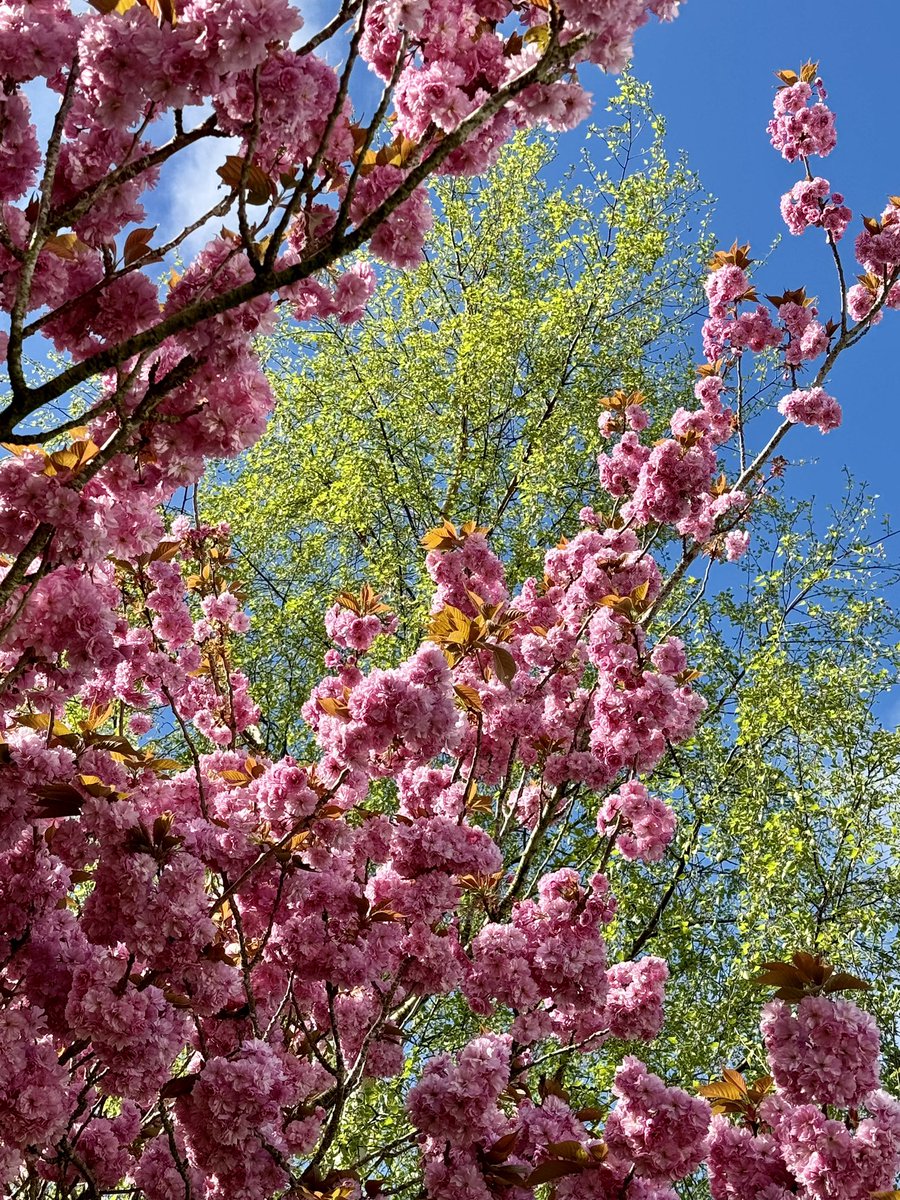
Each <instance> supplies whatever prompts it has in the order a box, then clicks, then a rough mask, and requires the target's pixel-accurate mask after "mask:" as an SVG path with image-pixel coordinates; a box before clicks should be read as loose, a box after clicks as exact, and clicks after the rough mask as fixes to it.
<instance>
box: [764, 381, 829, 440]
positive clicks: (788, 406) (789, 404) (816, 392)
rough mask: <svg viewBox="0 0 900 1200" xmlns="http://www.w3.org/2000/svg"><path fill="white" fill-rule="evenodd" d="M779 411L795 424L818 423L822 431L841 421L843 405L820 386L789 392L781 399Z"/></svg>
mask: <svg viewBox="0 0 900 1200" xmlns="http://www.w3.org/2000/svg"><path fill="white" fill-rule="evenodd" d="M778 411H779V412H780V413H781V415H782V416H784V417H786V418H787V419H788V420H789V421H792V422H793V423H794V424H800V425H817V426H818V427H819V430H820V431H821V432H822V433H828V432H829V431H830V430H832V429H837V427H838V426H839V425H840V423H841V406H840V405H839V404H838V402H837V400H835V398H834V397H833V396H829V395H828V393H827V392H826V391H825V390H824V389H823V388H820V387H817V388H810V389H807V390H804V389H802V388H801V389H799V390H798V391H795V392H789V393H788V395H787V396H784V397H783V398H782V399H781V400H779V402H778Z"/></svg>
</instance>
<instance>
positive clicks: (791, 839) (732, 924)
mask: <svg viewBox="0 0 900 1200" xmlns="http://www.w3.org/2000/svg"><path fill="white" fill-rule="evenodd" d="M814 515H815V514H814V511H813V509H812V506H804V507H802V508H801V509H799V510H798V511H797V512H795V513H793V514H788V513H785V512H783V511H776V512H773V514H772V515H771V517H770V528H769V531H768V535H767V536H761V537H760V538H759V539H758V544H757V548H756V551H755V554H754V556H753V559H752V561H751V562H750V563H748V565H747V567H746V568H745V570H744V572H743V581H742V586H733V587H731V588H729V589H728V590H723V591H719V592H717V593H716V594H715V595H713V596H703V597H702V598H701V599H700V600H699V601H698V603H697V604H696V605H695V606H694V607H693V608H692V610H691V614H690V618H689V624H688V623H685V625H684V626H682V627H681V628H680V629H679V632H680V633H681V634H682V636H684V637H685V640H686V641H687V642H688V643H689V644H690V647H691V649H690V653H689V657H690V659H691V661H693V662H696V663H700V664H703V667H704V671H705V678H704V680H703V681H702V688H703V691H704V693H705V695H706V696H707V699H708V701H709V708H708V709H707V712H706V714H705V718H704V720H703V722H702V724H701V727H700V729H699V731H698V734H697V736H696V737H695V738H694V739H693V740H692V741H691V742H690V743H688V744H687V745H686V746H684V747H680V748H679V749H678V750H677V751H671V752H670V754H669V755H668V756H667V758H666V760H664V763H663V765H662V767H661V768H660V770H659V771H658V772H657V774H656V777H655V778H654V779H653V780H652V781H649V783H648V786H651V787H654V788H656V789H657V790H658V791H660V792H663V793H668V794H669V795H670V796H671V797H672V800H673V802H674V803H675V804H676V806H677V808H678V809H679V815H680V831H679V838H678V843H677V845H676V846H673V847H672V848H671V849H670V854H669V856H667V860H666V861H665V862H663V863H661V864H659V866H658V867H655V868H652V869H649V870H647V871H645V872H644V873H643V879H640V878H638V876H637V875H636V873H635V871H634V869H633V867H629V868H628V870H623V869H618V868H617V864H616V863H615V862H614V863H613V864H612V871H613V875H614V880H613V888H614V890H615V891H616V892H617V894H618V895H619V897H620V911H621V914H622V915H621V918H620V920H619V922H618V927H617V930H616V940H617V942H618V947H619V949H620V950H621V951H622V953H624V954H626V955H629V954H632V953H634V952H635V951H644V952H649V953H654V954H659V955H661V956H663V957H665V958H667V959H668V960H669V964H670V969H671V971H672V982H671V985H670V987H669V989H668V991H667V996H668V1007H667V1020H666V1028H665V1031H664V1034H663V1036H662V1038H661V1039H660V1040H659V1042H658V1043H657V1044H656V1045H655V1046H654V1048H653V1050H652V1052H651V1055H650V1057H651V1058H652V1059H653V1060H654V1061H656V1063H657V1065H658V1066H659V1067H661V1068H663V1067H664V1068H667V1069H668V1070H671V1071H672V1072H673V1074H675V1075H677V1076H678V1077H680V1078H681V1079H683V1080H689V1079H690V1078H691V1077H692V1076H696V1075H697V1073H698V1071H708V1070H709V1071H716V1070H718V1069H719V1068H720V1067H721V1066H722V1065H727V1064H729V1063H730V1064H731V1065H733V1066H740V1065H741V1063H742V1060H743V1058H744V1057H745V1056H746V1057H747V1058H748V1059H749V1062H750V1071H751V1074H752V1071H753V1070H755V1069H758V1068H759V1069H761V1068H762V1062H761V1060H760V1058H759V1046H758V1036H757V1033H756V1024H757V1021H758V1014H759V1003H760V1000H761V999H765V998H767V997H768V996H769V995H770V994H771V992H772V989H769V990H768V991H766V990H763V991H762V992H760V991H759V990H757V989H755V988H753V987H752V986H751V985H750V983H749V981H750V979H751V978H752V977H753V976H754V975H755V974H756V972H757V969H758V967H759V964H760V963H761V962H763V961H764V960H766V959H772V958H776V959H777V958H785V957H787V958H789V957H790V955H791V953H792V952H793V951H794V950H797V949H803V950H808V951H815V952H818V953H821V954H822V955H823V956H824V957H825V958H826V959H827V960H829V961H831V962H834V963H837V964H838V965H839V967H840V968H842V969H845V970H850V971H853V972H854V973H855V974H858V975H861V976H862V977H863V978H865V979H868V980H871V981H872V982H873V983H874V984H875V990H874V992H873V994H872V995H870V996H867V997H866V999H865V1006H866V1007H867V1008H870V1009H871V1010H872V1011H873V1012H875V1013H876V1015H877V1016H878V1019H879V1020H880V1022H881V1023H882V1028H883V1029H884V1030H886V1031H888V1030H893V1029H895V1027H896V1025H897V1020H898V1016H900V1002H898V992H897V984H898V982H900V977H898V970H897V967H896V963H895V954H894V939H895V935H896V917H895V913H896V907H897V898H898V889H900V839H898V832H897V831H898V818H900V733H898V732H897V731H896V730H895V729H894V728H893V727H892V726H893V724H894V722H893V721H890V724H889V725H887V726H886V725H885V720H886V718H889V717H890V713H891V707H892V703H895V701H894V702H892V700H891V693H892V688H893V687H894V686H895V685H896V681H897V676H898V668H900V645H898V634H900V628H898V621H897V617H896V615H895V613H894V612H893V611H892V609H891V607H890V605H889V604H888V602H887V600H886V598H885V597H886V595H888V594H889V593H890V590H891V589H892V588H893V587H895V586H896V584H897V582H898V578H900V572H898V570H897V568H896V567H895V566H893V565H892V564H891V562H890V559H889V556H888V547H889V545H890V534H889V531H888V530H886V529H885V528H879V527H878V524H877V518H876V514H875V512H874V510H873V508H872V506H871V504H870V503H869V502H868V501H867V500H866V498H865V496H864V494H863V493H862V492H852V491H849V490H848V493H847V498H846V501H845V503H844V505H843V507H842V509H841V511H840V512H839V513H837V514H835V517H834V520H833V522H832V524H830V525H829V527H828V528H827V529H825V530H824V531H823V530H822V529H821V528H817V523H814V520H813V518H814ZM698 586H699V585H698V583H697V581H694V582H693V584H692V585H691V584H689V585H688V587H687V589H686V594H687V595H688V596H689V595H690V594H691V590H692V588H693V589H694V590H696V588H697V587H698ZM684 599H685V597H684V596H682V597H681V603H682V604H683V603H684ZM674 607H677V606H674ZM885 1051H886V1056H887V1062H888V1066H889V1073H888V1076H887V1077H888V1078H890V1075H893V1076H894V1081H892V1083H893V1082H895V1081H896V1078H897V1075H898V1072H900V1055H898V1050H897V1047H896V1045H895V1044H894V1045H892V1044H890V1043H888V1044H887V1045H886V1047H885ZM758 1073H759V1071H758Z"/></svg>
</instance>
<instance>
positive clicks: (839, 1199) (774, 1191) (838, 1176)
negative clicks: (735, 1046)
mask: <svg viewBox="0 0 900 1200" xmlns="http://www.w3.org/2000/svg"><path fill="white" fill-rule="evenodd" d="M762 1033H763V1038H764V1041H765V1045H766V1051H767V1054H768V1061H769V1070H770V1071H771V1077H768V1078H767V1079H765V1080H762V1081H759V1082H758V1085H756V1088H755V1094H753V1093H751V1094H750V1095H749V1097H748V1093H747V1090H746V1089H744V1093H743V1097H741V1096H740V1094H739V1093H740V1090H741V1089H740V1088H738V1090H737V1093H735V1092H734V1091H733V1092H732V1093H731V1095H737V1098H738V1103H737V1104H734V1103H732V1104H731V1105H730V1106H729V1105H726V1106H724V1108H725V1111H731V1112H733V1113H735V1114H737V1115H738V1121H737V1123H736V1124H732V1123H731V1122H730V1121H729V1120H728V1119H727V1118H726V1117H725V1116H723V1115H717V1116H714V1117H713V1120H712V1125H711V1131H710V1140H709V1157H708V1160H707V1169H708V1172H709V1179H710V1189H711V1192H712V1196H713V1200H737V1197H739V1196H746V1195H751V1194H752V1195H765V1196H771V1197H772V1198H773V1200H775V1198H776V1197H778V1198H782V1200H787V1197H789V1196H799V1197H800V1198H801V1200H826V1198H827V1200H865V1198H866V1197H869V1196H871V1195H873V1194H876V1193H878V1192H882V1191H889V1190H890V1189H892V1188H893V1187H894V1184H895V1181H896V1176H897V1172H898V1169H900V1104H898V1102H897V1101H896V1100H895V1099H894V1098H893V1097H891V1096H889V1095H888V1094H887V1093H886V1092H884V1091H882V1090H880V1079H879V1036H878V1030H877V1027H876V1025H875V1022H874V1021H873V1020H872V1018H871V1017H870V1016H869V1015H868V1014H867V1013H865V1012H863V1011H862V1010H861V1009H859V1008H857V1006H856V1005H855V1004H853V1003H852V1002H851V1001H849V1000H842V999H835V998H832V997H831V996H827V995H807V996H805V997H803V998H802V999H800V1000H799V1003H797V1007H796V1013H794V1012H793V1011H792V1007H791V1005H790V1004H788V1003H786V1002H784V1001H782V1000H774V1001H772V1002H771V1003H769V1004H767V1005H766V1006H765V1008H764V1009H763V1019H762ZM732 1075H733V1073H732ZM773 1077H774V1091H772V1084H773ZM737 1078H738V1079H739V1078H740V1077H739V1076H738V1077H737ZM733 1087H734V1085H733V1083H732V1088H733ZM704 1090H705V1091H707V1093H712V1092H713V1089H704ZM767 1093H768V1094H767ZM715 1094H717V1095H719V1096H722V1095H729V1093H728V1092H727V1090H723V1089H721V1088H718V1089H716V1091H715Z"/></svg>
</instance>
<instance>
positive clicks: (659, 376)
mask: <svg viewBox="0 0 900 1200" xmlns="http://www.w3.org/2000/svg"><path fill="white" fill-rule="evenodd" d="M649 99H650V97H649V89H648V88H647V87H646V86H645V85H643V84H640V83H638V82H637V81H635V80H633V79H627V78H626V79H624V80H623V81H622V84H621V91H620V93H619V94H618V96H617V97H616V98H615V100H614V101H613V103H612V105H611V113H612V117H611V119H612V122H613V124H612V125H611V127H610V128H609V129H606V130H603V131H601V130H599V129H592V130H591V131H590V133H589V135H588V140H587V149H586V151H585V153H584V156H583V160H582V163H581V166H580V167H579V168H577V169H575V170H573V171H572V172H570V174H569V175H568V176H567V177H566V178H565V179H564V180H563V181H562V182H561V183H557V184H552V183H550V182H549V177H550V176H551V175H552V173H553V168H554V165H555V159H554V155H555V151H554V147H553V144H552V143H550V142H546V141H538V140H526V139H524V138H520V139H518V140H517V141H515V142H514V143H513V144H512V145H511V146H510V147H509V148H508V149H507V150H506V151H505V152H504V153H503V155H502V157H501V159H500V161H499V163H498V165H497V167H496V168H495V170H494V171H492V172H491V173H490V174H489V176H488V177H487V178H486V179H485V180H484V181H482V182H479V181H472V180H456V179H454V180H444V181H443V182H441V183H440V184H439V185H438V189H437V191H438V200H439V205H440V214H441V215H440V219H439V220H438V221H437V223H436V227H435V229H434V231H433V233H432V235H431V236H430V238H429V240H428V243H427V248H426V252H427V261H426V263H425V264H424V265H423V266H422V267H421V268H420V269H419V270H417V271H415V272H410V273H407V274H403V275H399V276H398V275H396V274H394V275H392V276H391V277H390V279H389V280H388V281H387V282H385V283H384V284H383V286H382V287H381V288H380V290H379V291H378V293H377V294H376V296H375V297H374V299H373V301H372V303H371V304H370V307H369V312H368V315H367V318H366V320H364V321H363V322H362V323H360V324H358V325H354V326H351V327H344V326H340V325H337V324H335V323H331V324H325V325H323V326H322V327H320V328H318V329H317V330H315V331H313V332H312V333H311V334H310V335H309V337H308V339H307V341H306V342H304V344H303V346H298V345H297V344H295V343H294V342H293V341H292V340H291V337H290V335H289V334H288V333H287V332H284V333H281V334H279V335H277V336H276V337H275V338H274V339H272V341H271V343H270V344H269V346H268V347H267V348H266V349H267V353H268V361H269V366H270V369H271V376H272V379H273V383H274V386H275V389H276V392H277V396H278V406H277V409H276V412H275V415H274V417H273V418H272V421H271V424H270V427H269V430H268V432H267V434H266V436H265V437H264V438H263V439H262V441H260V442H259V443H258V444H257V445H256V446H255V447H254V448H253V450H251V451H250V452H249V454H248V455H247V456H246V459H245V460H244V461H243V462H241V463H240V464H239V467H238V469H237V472H236V474H235V475H234V476H233V477H231V478H228V479H225V481H224V482H222V479H223V477H222V476H220V477H219V480H220V482H219V484H218V485H217V486H215V487H213V488H212V490H211V491H210V492H208V493H207V494H206V495H204V496H203V497H202V512H203V515H204V517H208V516H210V515H214V516H216V517H217V518H225V519H227V520H228V521H229V522H230V524H231V526H232V529H233V531H234V535H235V541H236V545H237V548H238V550H239V553H240V555H241V558H242V562H243V565H244V568H245V578H246V581H247V583H248V585H249V586H250V588H251V589H252V594H253V596H252V603H251V606H252V609H253V612H254V629H255V632H254V633H253V634H252V636H251V641H250V643H249V646H250V648H249V654H248V657H247V658H246V660H245V664H244V665H245V666H246V668H247V669H248V671H249V673H250V675H251V677H252V679H253V683H254V688H255V692H256V695H257V698H258V699H259V701H260V703H261V704H262V705H263V709H264V711H265V712H266V714H267V720H268V722H269V726H268V727H267V728H266V730H265V731H264V732H265V734H266V736H267V741H268V744H269V748H270V749H271V750H273V751H278V750H281V749H282V748H283V747H285V746H293V745H296V744H297V741H298V738H299V737H300V736H301V735H300V722H299V709H300V705H301V703H302V701H303V700H304V699H305V697H306V695H307V693H308V690H309V686H310V684H311V683H312V682H313V681H314V680H315V679H316V678H318V676H319V673H320V670H321V655H322V652H323V650H324V649H325V643H324V640H323V634H322V613H323V608H324V606H325V605H326V604H327V603H329V602H330V599H331V597H333V595H334V594H335V593H336V592H337V591H339V590H340V589H341V588H343V587H353V586H358V584H359V583H360V582H361V581H362V580H366V581H368V582H370V583H371V584H373V586H375V587H376V588H377V589H378V590H379V591H382V592H385V593H386V594H387V596H388V598H389V599H390V601H391V603H392V605H393V607H394V609H395V611H397V613H398V615H400V616H401V618H402V619H403V620H402V622H401V623H402V624H403V625H404V626H405V628H406V629H407V630H411V631H412V634H413V637H414V638H415V637H416V635H417V633H418V630H419V627H420V625H419V622H420V619H421V615H422V609H423V595H424V592H423V587H422V582H423V577H422V569H421V562H422V556H421V554H420V552H419V548H418V542H419V538H420V537H421V536H422V534H423V533H424V532H425V531H426V530H427V529H428V528H430V527H431V526H433V525H435V524H439V523H440V522H441V520H443V519H444V518H447V517H449V518H450V519H451V520H454V521H458V522H462V521H465V520H468V519H475V520H477V521H478V523H479V524H481V525H487V526H490V527H491V528H492V530H493V534H492V541H493V545H494V546H495V548H496V549H497V550H498V552H499V553H500V554H501V555H502V556H503V558H504V559H505V560H506V561H507V562H508V563H509V567H510V575H511V577H512V578H520V577H522V576H523V575H526V574H528V573H531V572H533V571H535V570H539V567H540V558H541V553H542V550H541V548H542V547H543V546H545V545H546V544H547V543H548V541H549V542H552V541H555V540H556V539H557V538H558V537H559V535H560V534H562V533H564V532H571V530H572V528H573V527H574V526H575V525H576V524H577V513H578V511H579V509H580V508H581V507H582V506H583V505H584V504H585V503H587V502H589V501H590V500H591V498H592V496H593V494H594V492H595V489H596V486H597V485H596V468H595V466H594V457H595V454H596V451H597V449H598V446H599V437H598V433H597V428H596V418H597V416H598V414H599V411H600V410H599V407H598V399H599V398H600V397H601V396H603V395H604V394H606V393H608V392H611V391H613V390H614V389H616V388H618V387H626V388H628V389H634V388H639V389H641V390H643V391H644V392H645V393H646V394H647V396H648V397H649V401H650V405H651V407H658V409H659V411H660V413H664V412H666V411H670V410H671V407H672V406H673V403H675V402H677V401H678V398H679V396H680V395H681V394H682V393H686V388H687V385H688V382H689V378H690V371H689V365H688V359H687V357H686V351H685V347H686V346H687V345H688V344H689V341H690V338H689V336H688V330H687V322H688V320H689V318H690V316H691V314H692V313H693V312H694V311H696V309H697V307H698V301H699V298H700V290H699V273H700V267H701V263H702V261H703V260H704V259H705V258H706V257H707V256H708V252H709V243H708V239H707V238H706V237H705V235H704V229H705V207H704V204H705V197H704V196H703V195H702V193H701V192H700V190H699V186H698V184H697V181H696V179H695V178H694V176H693V175H692V174H691V173H690V171H689V170H688V168H687V166H686V165H685V164H684V162H682V161H678V162H674V163H673V162H670V161H669V159H668V157H667V155H666V152H665V148H664V145H663V133H664V129H663V125H662V122H661V121H660V119H659V118H658V117H656V116H654V114H653V113H652V111H651V109H650V107H649Z"/></svg>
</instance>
